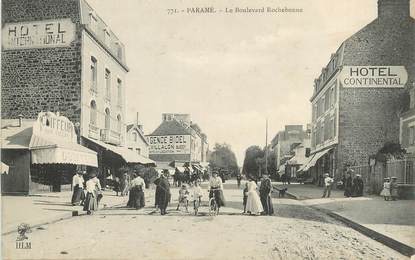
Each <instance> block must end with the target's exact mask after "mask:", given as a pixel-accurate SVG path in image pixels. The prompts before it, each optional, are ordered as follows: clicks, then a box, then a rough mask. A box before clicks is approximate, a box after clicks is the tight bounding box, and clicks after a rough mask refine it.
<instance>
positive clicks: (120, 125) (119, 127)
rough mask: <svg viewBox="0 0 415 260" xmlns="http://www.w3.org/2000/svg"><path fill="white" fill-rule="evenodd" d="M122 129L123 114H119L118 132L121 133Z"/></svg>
mask: <svg viewBox="0 0 415 260" xmlns="http://www.w3.org/2000/svg"><path fill="white" fill-rule="evenodd" d="M121 129H122V121H121V115H118V116H117V130H118V133H121Z"/></svg>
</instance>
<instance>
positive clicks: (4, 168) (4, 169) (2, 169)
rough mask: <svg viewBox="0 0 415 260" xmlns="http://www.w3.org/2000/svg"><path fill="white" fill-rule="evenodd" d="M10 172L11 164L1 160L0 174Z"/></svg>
mask: <svg viewBox="0 0 415 260" xmlns="http://www.w3.org/2000/svg"><path fill="white" fill-rule="evenodd" d="M3 173H5V174H8V173H9V166H8V165H7V164H5V163H4V162H1V167H0V174H3Z"/></svg>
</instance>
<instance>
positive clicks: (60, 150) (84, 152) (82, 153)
mask: <svg viewBox="0 0 415 260" xmlns="http://www.w3.org/2000/svg"><path fill="white" fill-rule="evenodd" d="M29 149H30V150H31V153H32V163H33V164H55V163H57V164H59V163H63V164H76V165H88V166H93V167H98V160H97V153H96V152H95V151H93V150H90V149H88V148H86V147H83V146H82V145H79V144H77V143H69V142H62V141H58V140H51V139H45V138H43V137H40V136H36V135H32V138H31V140H30V144H29Z"/></svg>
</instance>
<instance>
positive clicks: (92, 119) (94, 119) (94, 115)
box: [89, 100, 97, 125]
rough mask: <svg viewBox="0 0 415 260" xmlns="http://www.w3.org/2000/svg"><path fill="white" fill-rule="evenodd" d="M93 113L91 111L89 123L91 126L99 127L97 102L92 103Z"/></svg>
mask: <svg viewBox="0 0 415 260" xmlns="http://www.w3.org/2000/svg"><path fill="white" fill-rule="evenodd" d="M90 106H91V111H90V118H89V123H90V124H91V125H97V104H96V102H95V100H92V101H91V105H90Z"/></svg>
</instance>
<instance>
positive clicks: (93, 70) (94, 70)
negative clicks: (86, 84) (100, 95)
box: [91, 56, 97, 91]
mask: <svg viewBox="0 0 415 260" xmlns="http://www.w3.org/2000/svg"><path fill="white" fill-rule="evenodd" d="M91 89H92V90H94V91H97V60H96V59H95V58H94V57H93V56H91Z"/></svg>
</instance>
